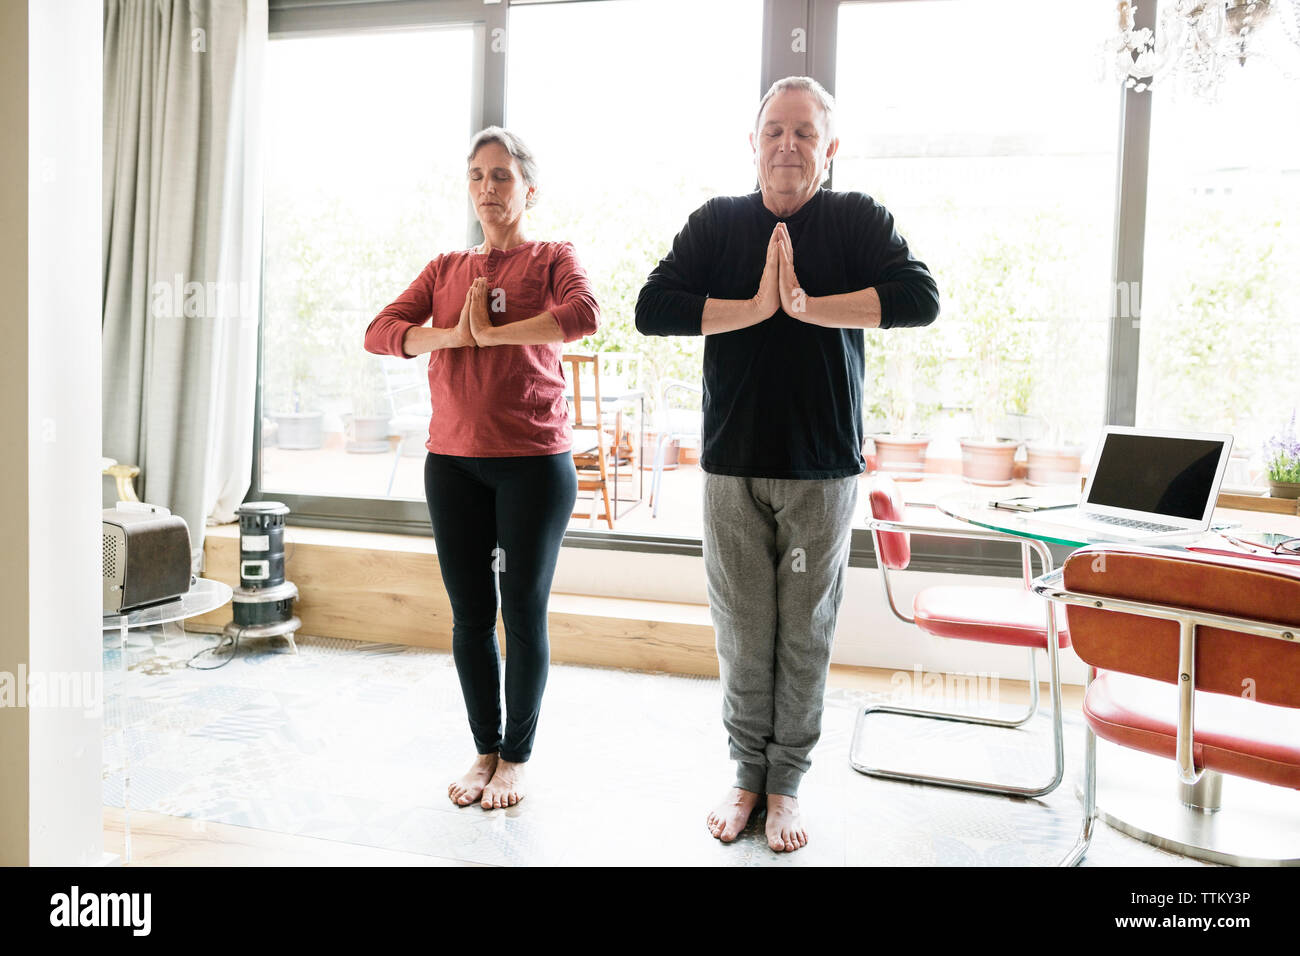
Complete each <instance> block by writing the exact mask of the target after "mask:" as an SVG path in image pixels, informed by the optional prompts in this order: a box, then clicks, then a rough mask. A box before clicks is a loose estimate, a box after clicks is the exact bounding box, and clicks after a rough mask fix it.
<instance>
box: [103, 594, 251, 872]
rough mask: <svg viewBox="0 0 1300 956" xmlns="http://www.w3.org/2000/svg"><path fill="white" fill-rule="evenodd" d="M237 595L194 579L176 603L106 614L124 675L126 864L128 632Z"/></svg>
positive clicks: (127, 852) (127, 848) (127, 828)
mask: <svg viewBox="0 0 1300 956" xmlns="http://www.w3.org/2000/svg"><path fill="white" fill-rule="evenodd" d="M233 593H234V592H233V591H232V590H231V587H230V585H229V584H224V583H222V582H221V581H213V580H211V579H209V578H191V581H190V589H189V590H188V591H186V592H185V593H184V594H183V595H181V596H180V597H179V598H177V599H176V600H174V601H168V602H166V603H165V604H154V605H151V606H149V607H142V608H138V609H137V610H134V611H128V612H127V613H126V614H105V615H104V626H103V630H104V631H105V632H112V631H116V632H117V634H118V659H119V664H120V667H121V674H122V689H121V691H120V692H119V693H120V698H121V700H122V712H121V719H120V720H119V727H118V733H119V734H121V747H122V813H123V832H124V835H125V840H124V856H125V861H124V862H126V863H130V862H131V756H130V753H129V752H128V749H127V741H126V699H127V673H128V668H127V662H126V634H127V631H129V630H132V629H133V628H141V627H154V626H157V625H162V624H170V623H172V622H173V621H183V620H185V619H186V618H190V617H197V616H198V615H200V614H207V613H208V612H209V611H215V610H216V609H217V608H219V607H221V606H222V605H223V604H225V603H226V602H227V601H229V600H230V597H231V595H232V594H233Z"/></svg>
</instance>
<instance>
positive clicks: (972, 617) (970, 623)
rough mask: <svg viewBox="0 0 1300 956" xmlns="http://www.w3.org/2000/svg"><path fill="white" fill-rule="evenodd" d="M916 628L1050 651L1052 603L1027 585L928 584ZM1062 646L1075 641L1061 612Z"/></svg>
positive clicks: (918, 600) (917, 604) (1059, 633)
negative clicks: (1071, 639) (934, 585)
mask: <svg viewBox="0 0 1300 956" xmlns="http://www.w3.org/2000/svg"><path fill="white" fill-rule="evenodd" d="M912 608H913V611H912V613H913V615H914V616H915V618H916V626H917V627H919V628H920V629H921V630H923V631H925V632H926V633H927V634H934V635H935V636H936V637H952V638H956V639H958V640H962V641H983V642H984V643H985V644H1011V645H1014V646H1016V647H1038V648H1042V649H1043V650H1047V602H1046V601H1045V600H1044V599H1043V598H1040V597H1039V596H1038V595H1036V594H1033V593H1031V592H1029V591H1026V590H1023V589H1021V588H1000V587H962V586H960V585H958V586H953V587H945V586H940V587H932V588H925V589H924V590H922V591H921V592H920V593H919V594H917V596H916V600H915V601H914V602H913V604H912ZM1056 622H1057V639H1058V640H1059V642H1060V645H1061V647H1067V646H1069V643H1070V635H1069V633H1068V631H1067V630H1066V628H1065V616H1064V615H1063V614H1061V613H1060V612H1059V611H1058V612H1057V615H1056Z"/></svg>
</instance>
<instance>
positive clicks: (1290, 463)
mask: <svg viewBox="0 0 1300 956" xmlns="http://www.w3.org/2000/svg"><path fill="white" fill-rule="evenodd" d="M1264 460H1265V461H1267V462H1268V493H1269V495H1270V496H1271V497H1273V498H1300V438H1297V437H1296V431H1295V412H1294V411H1293V412H1292V413H1291V421H1290V423H1289V424H1288V425H1287V427H1286V428H1285V429H1284V430H1283V431H1280V432H1278V433H1277V434H1276V435H1274V436H1273V437H1272V438H1270V439H1269V440H1268V441H1267V442H1265V443H1264Z"/></svg>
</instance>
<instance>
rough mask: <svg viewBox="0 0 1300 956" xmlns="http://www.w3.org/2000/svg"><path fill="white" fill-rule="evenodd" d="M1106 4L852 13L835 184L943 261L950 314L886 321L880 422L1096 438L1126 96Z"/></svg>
mask: <svg viewBox="0 0 1300 956" xmlns="http://www.w3.org/2000/svg"><path fill="white" fill-rule="evenodd" d="M1107 7H1108V5H1107V4H1104V3H1100V4H1099V3H1096V2H1095V0H1053V2H1052V3H1043V4H1034V5H1033V6H1032V8H1031V7H1027V6H1026V5H1025V4H1023V3H1019V2H1014V0H960V2H935V0H911V2H896V3H864V4H845V5H843V6H842V7H841V8H840V19H839V36H838V55H837V58H836V64H837V69H836V87H835V93H836V105H837V112H838V115H839V117H840V120H839V124H840V125H839V136H840V150H839V154H838V157H837V159H836V161H835V188H836V189H854V190H860V191H862V192H865V193H868V194H870V195H871V196H873V197H875V198H876V199H877V200H878V201H880V202H881V203H883V204H884V205H885V206H886V208H888V209H889V210H890V211H891V212H892V213H893V214H894V217H895V220H896V222H897V224H898V228H899V231H900V232H901V233H902V234H903V236H904V237H905V238H906V239H907V240H908V242H909V244H910V246H911V248H912V251H913V253H914V254H915V255H916V256H917V257H918V258H920V259H922V260H923V261H924V262H925V263H926V264H927V265H928V266H929V267H930V270H931V272H932V273H933V274H934V276H935V279H936V281H937V282H938V285H939V290H940V295H941V297H942V314H941V316H940V318H939V320H938V321H937V322H936V323H935V324H934V325H933V326H931V327H929V328H927V329H924V330H902V331H895V332H883V333H869V334H868V336H867V340H868V341H867V347H868V375H867V385H866V396H867V406H868V407H867V418H868V421H867V428H868V432H888V433H892V434H899V433H922V434H926V435H929V436H930V438H931V443H930V459H931V460H930V470H931V472H933V471H935V470H938V469H940V468H942V467H943V465H944V464H947V465H948V466H949V467H951V468H955V467H956V466H957V461H958V459H959V458H960V454H961V453H960V447H959V445H958V440H959V439H960V438H967V437H968V438H975V439H993V438H1018V439H1039V440H1049V441H1054V442H1058V443H1085V442H1089V441H1091V440H1092V439H1093V438H1095V435H1096V433H1097V430H1098V429H1099V428H1100V426H1101V425H1102V424H1104V422H1103V417H1104V399H1105V384H1106V367H1105V366H1106V341H1107V339H1106V336H1107V325H1108V317H1109V314H1110V313H1109V305H1110V302H1109V297H1108V295H1107V289H1108V287H1109V276H1110V268H1111V261H1110V260H1111V244H1112V233H1113V229H1112V219H1113V215H1114V197H1115V173H1116V142H1117V139H1118V128H1119V127H1118V124H1119V105H1120V101H1119V96H1118V94H1117V92H1116V86H1115V84H1114V83H1113V82H1112V83H1102V82H1100V75H1099V70H1098V48H1099V40H1100V38H1101V37H1103V36H1105V33H1106V30H1107V26H1108V22H1109V21H1108V20H1107Z"/></svg>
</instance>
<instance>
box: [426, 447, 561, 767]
mask: <svg viewBox="0 0 1300 956" xmlns="http://www.w3.org/2000/svg"><path fill="white" fill-rule="evenodd" d="M424 495H425V499H426V500H427V501H428V503H429V520H430V522H431V523H432V525H433V538H434V541H435V543H436V544H437V548H438V566H439V567H440V568H441V569H442V583H443V584H444V585H445V586H446V588H447V595H448V597H450V598H451V614H452V638H451V649H452V656H453V657H454V658H455V661H456V672H457V674H459V675H460V687H461V691H462V692H463V693H464V695H465V709H466V710H467V711H468V712H469V726H470V730H471V732H472V733H473V734H474V745H475V747H476V748H477V749H478V752H479V753H481V754H490V753H498V752H499V753H500V754H501V759H502V760H509V761H511V762H513V763H522V762H524V761H526V760H527V759H528V757H529V755H530V754H531V753H532V749H533V736H534V734H535V733H536V731H537V715H538V712H539V711H540V709H541V706H542V691H543V690H544V689H545V687H546V674H547V669H548V666H549V664H550V658H551V648H550V643H549V642H548V640H547V636H546V606H547V600H548V598H549V597H550V591H551V580H552V578H554V576H555V562H556V559H557V558H558V557H559V554H560V542H561V540H563V538H564V531H565V529H566V528H567V527H568V525H569V517H570V515H572V513H573V506H574V502H575V500H576V498H577V495H578V476H577V472H575V471H574V467H573V456H572V454H571V453H569V452H567V451H566V452H561V453H559V454H557V455H530V456H521V457H515V458H462V457H459V456H455V455H435V454H433V453H432V452H430V453H429V456H428V457H427V458H426V459H425V462H424ZM498 580H499V581H500V586H501V617H502V620H503V621H504V622H505V627H506V682H505V683H506V724H505V736H504V737H503V736H502V734H501V662H500V656H499V654H498V651H497V633H496V621H497V586H496V582H497V581H498Z"/></svg>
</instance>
